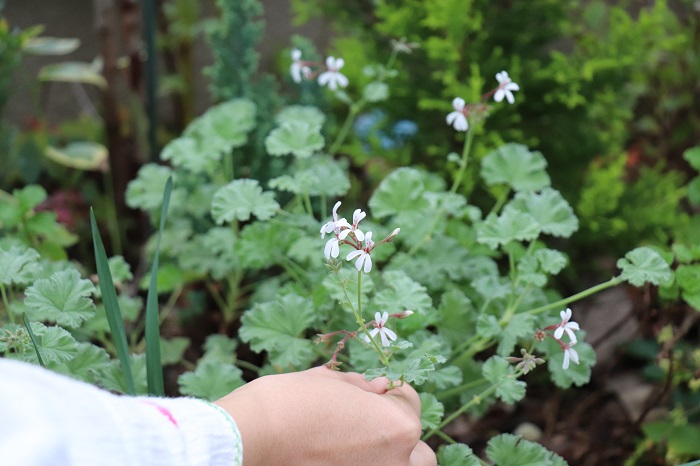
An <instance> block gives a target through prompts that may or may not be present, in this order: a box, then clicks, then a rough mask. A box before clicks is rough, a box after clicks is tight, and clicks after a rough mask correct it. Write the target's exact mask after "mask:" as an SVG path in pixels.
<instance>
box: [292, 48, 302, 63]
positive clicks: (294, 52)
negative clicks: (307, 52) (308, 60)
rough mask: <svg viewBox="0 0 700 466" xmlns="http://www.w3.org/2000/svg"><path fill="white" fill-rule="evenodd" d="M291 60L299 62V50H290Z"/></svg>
mask: <svg viewBox="0 0 700 466" xmlns="http://www.w3.org/2000/svg"><path fill="white" fill-rule="evenodd" d="M292 60H294V61H297V60H301V50H299V49H292Z"/></svg>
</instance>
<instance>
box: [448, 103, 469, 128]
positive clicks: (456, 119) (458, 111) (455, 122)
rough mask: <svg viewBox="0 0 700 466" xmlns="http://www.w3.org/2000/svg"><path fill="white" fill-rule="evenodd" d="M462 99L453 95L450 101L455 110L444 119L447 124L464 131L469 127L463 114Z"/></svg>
mask: <svg viewBox="0 0 700 466" xmlns="http://www.w3.org/2000/svg"><path fill="white" fill-rule="evenodd" d="M464 105H465V102H464V99H462V98H461V97H455V99H454V100H453V101H452V106H453V107H454V109H455V111H454V112H451V113H449V114H448V115H447V118H446V119H445V121H447V124H448V125H452V126H453V127H454V129H456V130H457V131H466V130H467V129H469V122H467V117H466V116H465V115H464Z"/></svg>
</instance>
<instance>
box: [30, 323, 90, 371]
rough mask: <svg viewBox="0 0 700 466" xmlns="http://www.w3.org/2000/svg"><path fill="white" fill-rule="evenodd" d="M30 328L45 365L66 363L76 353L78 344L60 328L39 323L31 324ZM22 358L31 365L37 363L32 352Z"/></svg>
mask: <svg viewBox="0 0 700 466" xmlns="http://www.w3.org/2000/svg"><path fill="white" fill-rule="evenodd" d="M31 326H32V332H34V336H36V342H37V347H38V348H39V351H40V352H41V358H42V359H43V360H44V362H45V363H47V364H48V363H63V362H67V361H70V360H71V359H73V358H74V357H75V355H76V354H77V353H78V342H77V341H75V338H73V336H72V335H71V334H70V333H68V331H67V330H64V329H62V328H61V327H54V326H50V327H47V326H46V325H44V324H42V323H41V322H32V323H31ZM24 356H25V358H24V360H26V361H29V362H33V363H36V362H37V361H38V359H37V357H36V353H35V352H34V351H28V352H25V353H24Z"/></svg>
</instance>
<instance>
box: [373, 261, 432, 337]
mask: <svg viewBox="0 0 700 466" xmlns="http://www.w3.org/2000/svg"><path fill="white" fill-rule="evenodd" d="M382 279H383V281H384V284H385V285H386V287H385V288H383V289H382V290H381V291H379V292H378V293H377V294H376V295H375V297H374V306H376V308H377V309H378V310H382V311H388V312H389V313H392V312H400V311H403V310H410V311H413V312H415V313H416V314H414V315H413V316H411V317H410V318H408V319H404V321H403V322H402V323H404V322H405V323H406V324H408V325H409V327H408V328H410V329H412V330H417V329H419V328H423V327H425V325H424V323H425V322H424V320H425V319H424V318H419V317H422V316H425V314H426V313H427V312H428V311H430V310H432V307H433V302H432V300H431V299H430V296H429V295H428V290H426V288H425V287H424V286H422V285H421V284H420V283H418V282H415V281H413V280H411V278H409V276H408V275H406V273H405V272H403V271H398V270H397V271H388V272H384V273H383V274H382ZM411 324H412V325H411ZM404 328H406V327H405V326H404Z"/></svg>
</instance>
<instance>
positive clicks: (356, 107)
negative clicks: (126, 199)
mask: <svg viewBox="0 0 700 466" xmlns="http://www.w3.org/2000/svg"><path fill="white" fill-rule="evenodd" d="M363 103H364V102H363V101H362V100H360V101H358V102H356V103H354V104H352V105H351V106H350V110H349V111H348V116H347V117H345V122H344V123H343V126H342V127H341V128H340V132H338V135H337V136H336V137H335V140H334V141H333V144H331V147H330V149H329V150H328V153H329V154H331V155H334V154H335V153H336V152H338V149H340V146H341V145H342V144H343V141H345V138H346V137H347V135H348V132H349V131H350V128H351V127H352V123H353V121H355V117H356V116H357V114H358V113H359V112H360V109H361V108H362V104H363Z"/></svg>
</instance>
